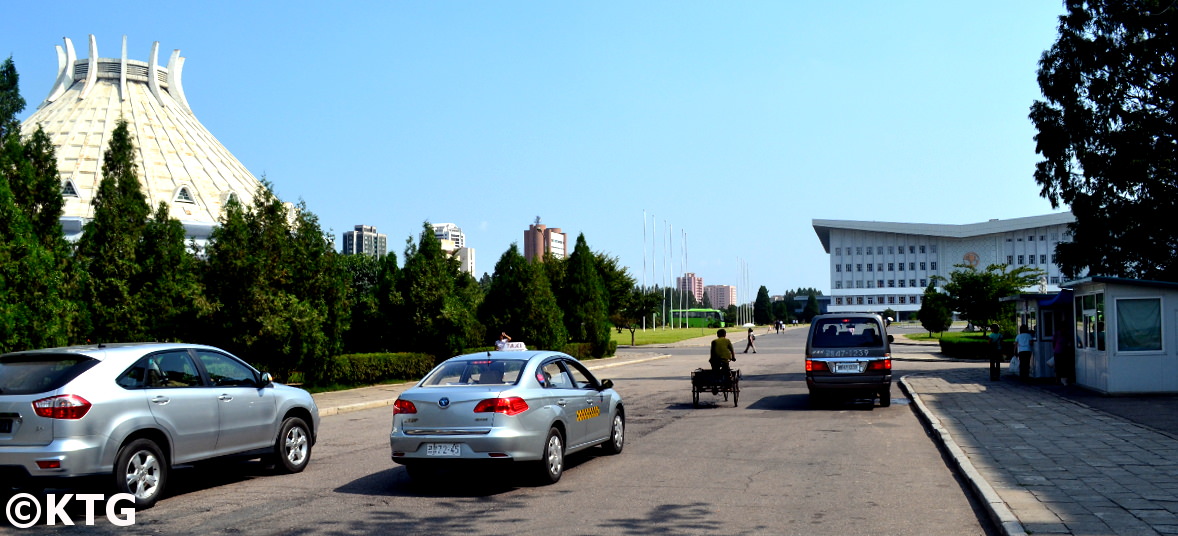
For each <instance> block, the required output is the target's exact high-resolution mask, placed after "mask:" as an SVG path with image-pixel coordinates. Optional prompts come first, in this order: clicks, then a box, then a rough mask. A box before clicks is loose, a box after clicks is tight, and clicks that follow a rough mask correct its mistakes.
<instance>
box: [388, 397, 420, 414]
mask: <svg viewBox="0 0 1178 536" xmlns="http://www.w3.org/2000/svg"><path fill="white" fill-rule="evenodd" d="M403 413H417V406H414V405H413V402H410V401H408V400H401V399H400V398H398V399H397V400H396V401H395V402H393V415H400V414H403Z"/></svg>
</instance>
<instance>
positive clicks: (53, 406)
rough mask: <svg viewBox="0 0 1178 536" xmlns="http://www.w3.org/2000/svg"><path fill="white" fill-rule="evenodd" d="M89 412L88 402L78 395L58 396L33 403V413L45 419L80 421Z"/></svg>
mask: <svg viewBox="0 0 1178 536" xmlns="http://www.w3.org/2000/svg"><path fill="white" fill-rule="evenodd" d="M89 411H90V402H88V401H87V400H86V399H85V398H82V397H80V396H78V395H58V396H51V397H49V398H42V399H40V400H37V401H35V402H33V413H36V414H37V416H38V417H45V418H46V419H69V420H74V419H81V418H82V417H85V416H86V413H87V412H89Z"/></svg>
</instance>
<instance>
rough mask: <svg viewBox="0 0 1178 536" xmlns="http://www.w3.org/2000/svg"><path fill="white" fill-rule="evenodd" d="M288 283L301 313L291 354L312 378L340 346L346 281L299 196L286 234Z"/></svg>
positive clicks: (347, 315)
mask: <svg viewBox="0 0 1178 536" xmlns="http://www.w3.org/2000/svg"><path fill="white" fill-rule="evenodd" d="M291 242H292V244H291V245H292V248H291V252H290V253H291V258H290V260H289V262H290V264H291V275H292V282H294V283H295V284H294V286H293V287H292V288H291V289H290V291H291V293H292V294H294V295H295V296H296V297H297V298H298V300H299V303H300V304H301V306H302V307H301V309H302V310H303V311H306V313H307V314H306V315H305V316H303V317H301V318H298V319H294V321H295V322H296V324H295V326H294V332H295V337H294V338H293V340H292V348H291V351H292V354H293V356H292V357H293V358H294V359H297V360H298V362H299V366H300V368H301V369H302V370H303V372H305V373H306V374H307V376H308V377H309V378H310V379H311V380H312V381H317V380H318V379H319V378H321V377H323V374H324V373H325V372H326V371H327V364H328V363H329V360H330V358H331V357H332V356H335V355H338V354H339V353H340V352H341V351H342V350H343V339H344V334H345V333H346V332H347V330H348V325H349V322H350V319H351V317H350V310H349V303H348V287H347V285H346V280H347V279H346V277H345V274H344V269H343V266H342V263H341V260H340V255H339V254H338V253H336V251H335V250H334V249H332V247H331V245H330V242H329V241H328V237H327V236H326V235H325V234H324V232H323V229H322V228H321V227H320V226H319V218H318V216H316V215H315V214H313V213H312V212H311V211H310V210H307V205H306V203H304V202H301V201H300V202H299V204H298V205H297V206H296V207H295V220H294V233H293V234H292V236H291Z"/></svg>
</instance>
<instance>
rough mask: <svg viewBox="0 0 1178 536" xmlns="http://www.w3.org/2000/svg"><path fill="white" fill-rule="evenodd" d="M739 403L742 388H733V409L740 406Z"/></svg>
mask: <svg viewBox="0 0 1178 536" xmlns="http://www.w3.org/2000/svg"><path fill="white" fill-rule="evenodd" d="M739 401H740V387H733V388H732V407H734V408H735V407H738V406H740V403H739Z"/></svg>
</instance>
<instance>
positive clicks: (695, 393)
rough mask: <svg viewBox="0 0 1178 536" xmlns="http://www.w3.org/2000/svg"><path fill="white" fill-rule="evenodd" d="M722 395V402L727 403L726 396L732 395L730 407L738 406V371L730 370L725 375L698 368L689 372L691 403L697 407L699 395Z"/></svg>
mask: <svg viewBox="0 0 1178 536" xmlns="http://www.w3.org/2000/svg"><path fill="white" fill-rule="evenodd" d="M700 393H712V394H713V395H717V396H718V395H720V394H721V393H723V395H724V401H725V402H727V401H728V394H729V393H731V394H732V405H733V406H738V405H740V404H739V401H740V369H732V370H730V371H729V372H728V374H727V375H725V374H724V372H723V371H718V372H717V371H713V370H712V369H703V368H698V369H695V370H693V371H691V403H692V405H694V406H695V407H697V408H698V407H699V394H700Z"/></svg>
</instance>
